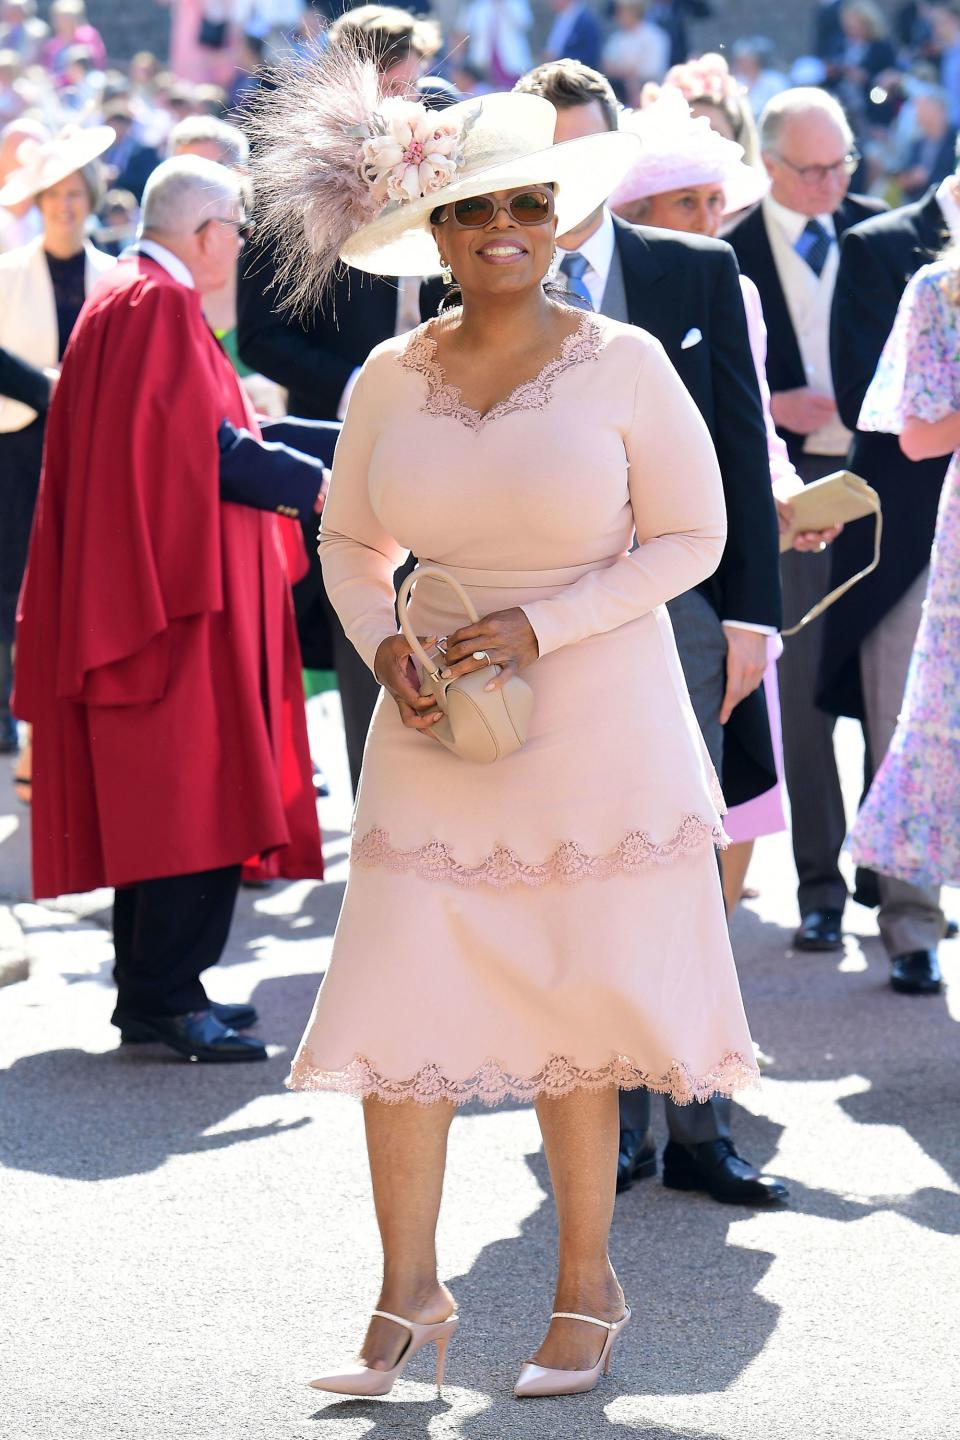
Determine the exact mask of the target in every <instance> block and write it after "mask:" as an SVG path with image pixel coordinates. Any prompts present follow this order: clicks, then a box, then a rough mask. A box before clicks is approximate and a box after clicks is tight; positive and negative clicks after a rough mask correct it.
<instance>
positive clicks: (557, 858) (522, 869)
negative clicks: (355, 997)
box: [350, 815, 730, 890]
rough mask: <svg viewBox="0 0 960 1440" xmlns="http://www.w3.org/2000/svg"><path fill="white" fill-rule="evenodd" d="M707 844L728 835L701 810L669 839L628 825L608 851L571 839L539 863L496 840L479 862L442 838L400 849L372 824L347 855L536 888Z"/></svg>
mask: <svg viewBox="0 0 960 1440" xmlns="http://www.w3.org/2000/svg"><path fill="white" fill-rule="evenodd" d="M708 843H709V844H710V845H713V846H715V847H718V848H720V849H723V848H725V847H726V846H727V845H729V843H730V840H729V837H728V836H727V835H726V833H725V832H724V830H723V827H722V826H720V825H717V824H711V823H710V822H708V821H706V820H702V819H701V818H700V816H699V815H685V816H684V818H683V820H681V822H680V824H679V826H678V827H677V829H676V830H675V831H674V833H673V834H672V835H671V836H670V838H669V839H668V840H663V841H659V842H658V841H656V840H654V839H652V837H651V836H650V835H648V834H647V832H646V831H645V830H631V831H630V833H629V834H627V835H625V836H624V837H623V839H622V840H621V841H620V843H619V845H617V846H616V848H615V849H613V850H611V851H609V852H608V854H606V855H591V854H590V853H589V852H588V851H586V850H584V849H583V847H582V846H581V845H579V844H577V842H576V841H575V840H564V841H562V842H561V843H560V844H559V845H558V846H557V847H556V849H555V850H554V852H553V854H552V855H551V856H550V857H549V859H547V860H545V861H543V862H542V863H540V864H537V863H535V862H530V861H526V860H522V859H521V858H520V856H519V855H518V854H517V853H516V851H515V850H511V849H510V847H509V846H508V845H498V846H496V848H495V849H494V850H492V851H491V852H490V854H489V855H488V856H487V857H486V859H484V860H481V861H480V862H479V863H478V864H477V865H466V864H463V863H462V862H461V861H459V860H457V859H456V857H455V856H454V854H453V852H452V850H451V848H450V846H449V845H447V844H446V843H445V842H444V841H443V840H428V841H427V843H426V844H425V845H418V846H416V847H415V848H414V849H412V850H398V849H396V848H395V847H394V846H393V845H391V843H390V837H389V835H388V834H387V832H386V831H385V830H382V829H380V828H379V827H375V828H374V829H372V830H368V831H367V832H366V834H364V835H363V836H362V837H360V838H359V839H355V840H354V842H353V849H352V852H351V856H350V860H351V864H353V865H361V866H365V867H366V868H368V869H376V868H382V869H385V870H394V871H396V872H397V873H399V874H414V875H419V876H420V877H421V879H423V880H444V881H447V882H448V883H450V884H453V885H462V886H467V887H472V886H475V885H492V886H493V887H494V888H495V889H497V890H504V889H507V888H509V887H511V886H514V885H526V886H529V887H531V888H534V889H537V888H539V887H541V886H543V885H572V884H576V883H577V882H578V881H581V880H607V879H609V878H610V876H612V875H633V874H636V873H637V872H638V871H640V870H646V869H648V868H649V867H650V866H651V865H668V864H670V863H671V861H673V860H676V859H677V858H678V856H681V855H689V854H691V853H693V852H694V851H695V850H699V849H701V848H702V847H703V846H705V845H707V844H708Z"/></svg>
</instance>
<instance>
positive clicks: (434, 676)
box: [397, 565, 533, 765]
mask: <svg viewBox="0 0 960 1440" xmlns="http://www.w3.org/2000/svg"><path fill="white" fill-rule="evenodd" d="M428 575H429V576H430V578H431V579H435V580H443V581H445V582H446V584H448V585H449V586H450V588H451V589H452V590H455V591H456V593H457V595H458V596H459V598H460V603H461V604H462V606H463V608H464V610H465V611H466V612H467V615H468V616H469V618H470V620H471V622H475V621H477V620H479V618H480V616H479V615H478V614H477V612H476V609H475V608H474V606H473V602H472V601H471V599H470V596H469V595H468V594H467V592H466V590H464V588H463V586H462V585H461V584H460V582H459V580H455V579H454V578H453V576H452V575H448V574H447V573H446V571H445V570H439V569H437V568H436V567H434V566H432V565H422V566H420V568H419V569H417V570H414V572H413V574H412V575H408V576H407V578H406V580H404V582H403V584H402V585H401V587H400V593H399V595H398V596H397V614H398V615H399V617H400V629H401V630H402V631H403V634H404V636H405V638H406V640H407V643H408V644H409V646H410V649H411V650H412V651H413V653H414V656H415V657H416V659H417V660H418V661H419V663H420V667H421V669H422V672H423V673H422V677H421V685H420V694H421V695H432V696H433V698H434V700H435V701H436V703H437V707H438V708H439V709H440V710H442V711H443V719H442V720H438V721H437V722H436V724H435V725H433V726H432V728H431V729H430V730H428V731H426V732H425V733H426V734H428V735H432V736H433V738H434V739H435V740H439V741H440V744H441V745H445V746H446V747H447V749H448V750H452V751H453V753H454V755H459V756H460V759H461V760H472V761H473V763H474V764H476V765H492V764H493V762H494V760H500V759H501V758H502V757H503V756H504V755H512V754H513V752H514V751H515V750H519V749H520V746H521V745H522V744H523V742H524V740H525V739H526V738H527V725H528V723H529V720H530V712H531V710H532V709H533V691H532V690H531V689H530V686H529V685H528V684H527V682H526V681H525V680H521V679H520V677H519V676H518V675H511V677H510V679H509V680H508V681H507V683H506V685H504V686H503V687H502V688H501V689H500V690H484V688H483V687H484V686H485V685H486V684H487V683H488V681H489V679H490V674H491V669H492V673H493V674H494V675H499V674H500V667H499V666H498V665H493V666H485V667H484V668H483V669H482V670H472V671H471V672H470V674H469V675H460V676H458V677H457V678H456V679H454V680H444V679H443V677H442V675H441V674H440V670H441V669H442V668H443V666H444V665H445V663H446V662H445V661H444V659H443V656H442V655H441V656H439V657H434V658H433V659H431V657H430V656H429V655H428V654H427V652H426V650H424V648H423V646H422V645H421V644H420V641H419V640H418V639H417V637H416V635H415V634H414V632H413V627H412V626H411V624H410V621H409V619H408V618H407V604H408V600H409V596H410V591H411V589H412V588H413V586H414V585H415V584H416V583H417V581H418V580H422V579H424V577H426V576H428Z"/></svg>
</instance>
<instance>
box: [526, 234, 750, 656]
mask: <svg viewBox="0 0 960 1440" xmlns="http://www.w3.org/2000/svg"><path fill="white" fill-rule="evenodd" d="M616 247H617V236H616V232H615V230H614V228H613V217H612V215H611V214H610V211H609V210H607V209H606V208H605V209H604V212H603V219H602V220H601V221H600V224H599V225H598V226H597V228H596V230H594V232H593V234H592V235H588V237H587V239H586V240H584V241H583V243H582V244H580V245H578V246H577V254H579V255H582V256H583V258H584V259H585V260H586V261H587V268H586V270H584V272H583V282H584V284H585V285H586V287H587V290H588V291H589V293H590V302H591V304H592V305H593V308H594V310H599V309H600V306H601V304H602V302H603V293H604V291H605V290H606V288H607V280H608V279H609V278H610V266H611V265H612V264H613V252H614V250H615V249H616ZM564 253H565V252H564V251H563V250H558V252H557V261H556V264H555V267H554V271H553V273H554V274H557V273H558V272H559V269H560V261H561V260H562V259H563V256H564ZM562 278H563V277H562V276H561V279H562ZM641 328H642V327H641ZM723 624H724V625H729V626H730V628H731V629H733V630H754V631H756V632H757V633H758V634H760V635H776V634H777V631H776V630H775V629H774V628H773V627H772V626H770V625H755V624H753V622H752V621H750V620H724V621H723Z"/></svg>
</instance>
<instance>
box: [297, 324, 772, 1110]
mask: <svg viewBox="0 0 960 1440" xmlns="http://www.w3.org/2000/svg"><path fill="white" fill-rule="evenodd" d="M436 323H437V322H432V321H431V322H428V323H427V324H426V325H425V326H421V327H420V328H419V329H418V330H415V331H413V332H412V333H411V334H410V335H408V336H401V337H399V338H398V339H396V340H389V341H387V342H385V343H384V344H383V345H381V346H379V347H378V348H377V349H376V350H375V351H374V352H373V353H372V355H371V356H370V359H369V360H368V361H367V364H366V365H365V366H364V369H363V372H362V374H361V376H360V378H359V380H358V383H357V386H356V389H355V390H354V392H353V396H352V398H351V401H350V406H349V410H348V414H347V419H346V423H345V426H344V430H343V434H342V436H341V438H340V442H339V446H338V449H337V454H336V459H335V463H334V473H333V482H332V485H331V490H330V495H329V498H328V500H327V505H326V510H325V513H324V518H323V529H322V536H321V546H320V550H321V559H322V562H323V574H324V580H325V583H326V586H327V591H328V594H329V595H330V598H331V601H332V603H333V604H334V606H335V607H336V609H337V612H338V614H339V615H340V617H341V619H342V621H343V624H344V627H345V629H346V632H347V634H348V635H349V636H350V638H351V640H352V641H353V643H354V644H355V645H356V647H357V649H358V651H359V653H360V654H361V656H362V657H363V658H364V659H365V660H366V661H367V663H368V664H370V665H371V666H372V664H373V660H374V656H375V654H376V650H377V647H378V646H379V644H380V642H381V641H382V640H383V639H384V638H385V637H386V636H387V635H391V634H394V633H396V620H395V614H394V589H393V579H392V577H393V574H394V571H395V569H396V567H397V566H398V565H399V564H400V563H401V562H402V561H403V559H404V557H405V556H406V555H407V553H408V552H410V551H412V552H413V553H415V554H416V555H417V556H419V557H420V559H421V561H422V562H423V563H424V564H426V563H427V562H429V563H430V564H439V565H441V566H443V567H445V568H447V569H448V570H449V571H450V573H451V574H453V575H455V576H456V577H457V579H459V580H460V581H461V582H462V583H463V584H464V585H465V586H466V588H467V590H468V592H469V593H470V595H471V598H472V599H473V601H474V603H475V605H476V606H477V609H478V611H479V612H480V613H481V615H483V614H489V613H491V612H494V611H498V610H503V609H506V608H509V607H512V606H522V607H523V609H524V611H525V613H526V615H527V617H528V619H529V621H530V623H531V625H532V627H533V629H534V631H535V633H536V636H537V639H538V642H539V650H540V655H539V659H538V660H537V661H535V662H534V664H532V665H531V666H529V667H528V668H527V669H526V670H525V671H524V678H525V679H526V680H527V681H528V683H529V684H530V686H531V687H532V689H533V692H534V708H533V717H532V722H531V726H530V731H529V734H528V737H527V740H526V742H525V744H524V746H523V747H522V749H521V750H519V751H518V752H517V753H516V754H514V755H511V756H509V757H507V758H506V759H503V760H500V761H498V762H497V763H496V764H494V765H490V766H482V765H472V764H469V763H468V762H465V761H463V760H460V759H458V758H457V757H456V756H455V755H452V754H451V753H450V752H449V751H447V750H445V749H444V748H443V747H442V746H441V745H439V744H438V743H437V741H436V740H433V739H431V738H430V737H429V735H424V734H421V733H419V732H417V731H414V730H411V729H407V728H405V727H404V726H403V724H402V723H401V720H400V715H399V712H398V710H397V707H396V704H395V703H394V701H393V700H392V699H391V698H390V697H389V696H388V695H381V698H380V701H379V704H378V706H377V710H376V713H375V715H374V719H373V724H372V726H371V730H370V735H369V738H368V741H367V748H366V753H365V756H364V763H363V775H362V779H361V784H360V789H359V793H358V796H357V806H356V815H355V822H354V835H353V849H352V863H351V873H350V879H349V883H348V885H347V890H346V895H345V897H344V903H343V910H342V913H341V916H340V922H339V925H338V928H337V933H336V937H335V940H334V946H333V957H332V960H331V964H330V967H329V970H328V972H327V974H326V976H325V978H324V982H323V985H322V986H321V989H320V993H319V995H318V997H317V1003H316V1007H315V1009H314V1012H313V1016H312V1018H311V1020H310V1023H309V1025H308V1027H307V1030H306V1033H305V1035H304V1037H303V1040H302V1042H301V1045H300V1048H299V1050H298V1052H297V1055H296V1058H295V1061H294V1065H293V1070H292V1074H291V1076H290V1079H289V1081H288V1084H290V1085H291V1086H292V1087H293V1088H297V1089H332V1090H340V1091H345V1092H348V1093H351V1094H355V1095H376V1096H379V1097H380V1098H383V1099H386V1100H398V1101H399V1100H405V1099H413V1100H417V1101H431V1100H437V1099H446V1100H450V1101H453V1102H455V1103H460V1102H463V1101H467V1100H471V1099H476V1098H479V1099H481V1100H484V1101H486V1102H488V1103H494V1102H496V1101H499V1100H503V1099H506V1098H508V1097H512V1098H520V1099H530V1098H532V1097H534V1096H535V1095H537V1094H539V1093H541V1092H546V1093H548V1094H551V1095H559V1094H563V1093H565V1092H567V1091H569V1090H572V1089H574V1088H576V1087H580V1086H585V1087H590V1088H598V1087H601V1086H607V1085H620V1086H627V1087H629V1086H637V1085H647V1086H650V1087H651V1088H653V1089H655V1090H660V1091H663V1092H665V1093H668V1094H670V1095H672V1096H673V1097H674V1098H675V1099H676V1100H678V1101H681V1102H686V1101H690V1100H693V1099H705V1098H706V1097H707V1096H709V1095H710V1094H712V1093H714V1092H722V1093H730V1092H731V1091H732V1090H734V1089H735V1088H737V1087H738V1086H741V1085H745V1084H750V1083H752V1082H753V1081H754V1080H755V1079H756V1067H755V1064H754V1059H753V1047H752V1044H751V1041H750V1036H749V1032H748V1029H747V1025H746V1020H745V1018H744V1013H743V1008H742V1004H741V999H740V992H739V986H738V983H737V976H736V971H735V968H734V964H733V958H732V955H731V953H730V945H729V941H728V938H727V927H726V921H725V918H724V910H723V901H722V897H721V892H720V884H719V878H718V870H717V863H716V856H715V849H714V847H715V846H716V845H717V844H718V843H722V840H723V831H722V821H721V808H722V800H721V797H720V795H719V790H718V787H717V783H716V778H715V776H714V774H713V771H712V768H711V766H710V761H709V758H708V756H707V753H706V749H705V747H704V744H703V740H702V738H701V735H700V732H699V729H698V727H697V723H696V720H695V718H694V715H693V711H692V709H691V706H690V700H689V696H688V694H687V689H686V686H685V684H684V680H683V673H682V671H681V668H680V663H679V660H678V657H677V650H676V645H675V643H674V639H673V632H672V629H671V626H670V621H669V618H668V616H667V612H666V609H665V602H666V601H667V600H669V599H670V598H671V597H672V596H674V595H677V594H680V593H681V592H682V591H684V590H688V589H689V588H690V587H691V586H692V585H695V584H697V583H698V582H699V581H700V580H702V579H704V578H705V577H706V576H707V575H708V574H709V573H710V572H711V571H712V570H713V569H714V568H715V566H716V565H717V563H718V561H719V559H720V555H721V552H722V549H723V544H724V538H725V514H724V503H723V493H722V489H721V485H720V479H719V474H718V469H717V463H716V457H715V455H714V452H713V447H712V445H711V442H710V438H709V435H708V433H707V430H706V428H705V426H704V424H703V421H702V419H701V417H700V415H699V413H698V411H697V410H696V408H695V406H694V405H693V403H692V402H691V400H690V399H689V397H688V395H687V392H686V390H685V388H684V386H683V385H682V383H681V382H680V380H679V379H678V377H677V375H676V373H675V372H674V370H673V368H672V366H671V365H670V363H669V361H668V360H667V359H666V357H665V355H664V353H663V351H662V349H661V347H660V345H659V344H658V342H657V341H656V340H654V339H653V338H652V337H651V336H649V335H646V334H645V333H644V332H643V331H640V330H637V329H636V328H635V327H633V326H624V325H619V324H617V323H616V322H614V321H610V320H607V319H605V318H603V317H601V316H598V315H594V314H586V313H585V314H583V315H582V316H581V317H580V320H579V323H578V325H577V328H576V330H575V331H574V332H572V333H571V334H570V335H569V336H568V337H567V339H566V340H565V342H564V344H563V346H562V349H561V351H560V353H559V354H558V355H557V357H556V358H555V359H554V360H553V361H551V363H550V364H548V365H547V366H545V367H544V369H543V370H542V371H541V372H540V374H539V375H538V376H537V377H536V378H535V379H533V380H531V381H529V382H527V383H526V384H524V385H521V386H520V387H519V388H518V389H517V390H515V391H514V392H513V393H512V394H511V395H509V396H508V397H507V398H506V399H505V400H503V401H501V402H500V403H499V404H497V405H496V406H494V407H493V409H491V410H489V411H488V412H487V413H486V414H485V415H480V414H478V413H477V412H476V411H473V410H470V409H469V408H467V407H466V406H465V405H464V403H463V401H462V399H461V397H460V393H459V391H458V390H457V389H455V388H454V387H452V386H450V385H449V384H447V383H446V381H445V378H444V375H443V372H442V370H441V368H440V366H439V364H438V363H437V359H436V346H435V342H434V340H433V335H432V331H433V327H434V325H435V324H436ZM634 530H636V535H637V538H638V540H639V546H638V548H637V549H636V550H635V551H633V553H630V546H631V543H632V540H633V535H634ZM411 618H412V620H413V623H414V625H415V626H416V628H417V630H418V632H419V633H421V634H425V635H426V634H430V635H435V634H440V635H443V634H446V633H452V632H453V631H454V630H456V629H457V628H458V627H459V626H460V625H462V624H463V623H465V620H464V617H463V615H462V613H460V612H459V610H458V602H457V600H456V597H455V596H454V594H453V592H452V591H451V590H450V588H449V587H448V586H446V585H443V584H441V583H438V582H437V581H436V580H433V581H431V580H429V579H426V580H424V581H422V582H421V583H420V584H419V585H418V586H417V588H416V590H415V592H414V600H413V604H412V611H411Z"/></svg>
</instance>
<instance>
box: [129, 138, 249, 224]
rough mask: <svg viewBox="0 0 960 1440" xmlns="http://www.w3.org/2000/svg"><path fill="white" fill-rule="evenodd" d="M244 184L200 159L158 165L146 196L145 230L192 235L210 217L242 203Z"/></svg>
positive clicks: (193, 157)
mask: <svg viewBox="0 0 960 1440" xmlns="http://www.w3.org/2000/svg"><path fill="white" fill-rule="evenodd" d="M240 199H241V192H240V181H239V179H238V177H237V176H236V175H234V174H233V172H232V171H230V170H228V169H227V168H226V166H225V165H218V164H217V163H216V161H214V160H205V159H204V158H203V157H202V156H200V155H175V156H174V157H173V158H172V159H170V160H164V162H163V164H162V165H158V166H157V168H156V170H154V171H153V172H152V174H151V175H150V178H149V180H148V181H147V184H146V188H145V189H144V192H143V206H142V211H143V230H144V233H146V232H147V231H148V230H155V231H163V232H164V233H165V234H176V233H178V232H179V233H185V234H189V233H190V231H192V230H194V229H195V228H196V227H197V226H198V225H200V224H202V222H203V221H204V220H206V219H207V218H208V217H209V216H211V215H215V214H217V213H218V212H219V213H221V214H224V213H226V211H227V210H228V209H229V207H230V206H231V205H237V204H239V203H240Z"/></svg>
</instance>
